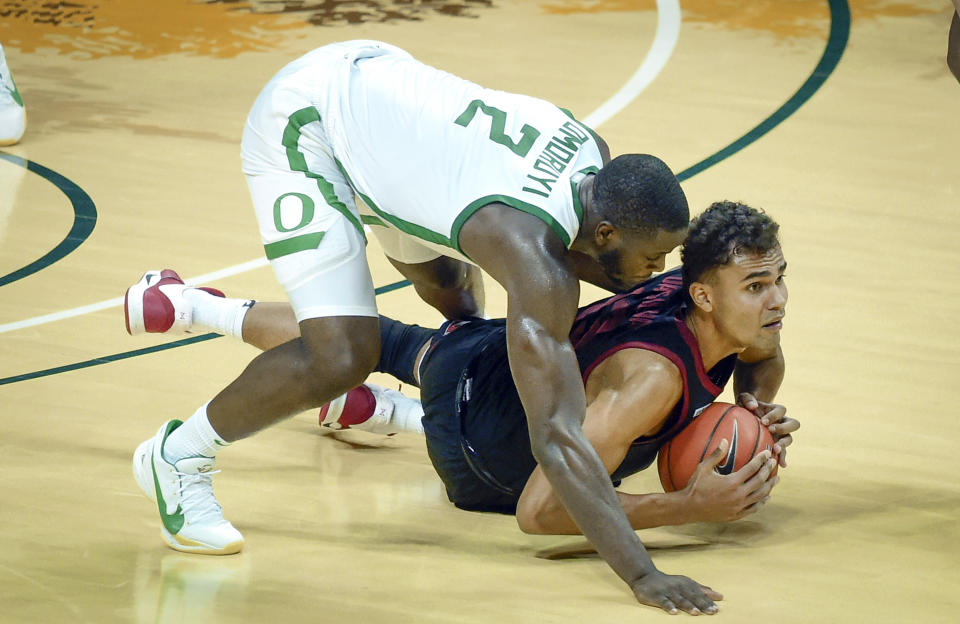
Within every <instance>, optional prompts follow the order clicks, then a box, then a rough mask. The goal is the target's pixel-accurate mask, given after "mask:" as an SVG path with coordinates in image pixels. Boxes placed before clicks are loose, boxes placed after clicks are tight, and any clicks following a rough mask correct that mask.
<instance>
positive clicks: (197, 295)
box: [183, 288, 256, 339]
mask: <svg viewBox="0 0 960 624" xmlns="http://www.w3.org/2000/svg"><path fill="white" fill-rule="evenodd" d="M183 298H184V299H186V300H187V301H189V302H190V303H191V304H193V324H194V325H199V326H200V327H204V328H207V329H211V330H213V331H215V332H216V333H218V334H224V335H226V336H233V337H234V338H241V339H242V338H243V318H244V317H245V316H246V315H247V310H249V309H250V308H251V307H253V304H254V303H256V302H255V301H253V300H252V299H228V298H224V297H217V296H216V295H211V294H210V293H208V292H207V291H205V290H200V289H199V288H187V289H186V290H184V291H183Z"/></svg>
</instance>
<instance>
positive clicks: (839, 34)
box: [677, 0, 850, 182]
mask: <svg viewBox="0 0 960 624" xmlns="http://www.w3.org/2000/svg"><path fill="white" fill-rule="evenodd" d="M829 4H830V35H829V37H827V47H826V48H825V49H824V51H823V56H821V57H820V62H819V63H817V66H816V67H815V68H814V69H813V73H812V74H810V77H809V78H807V79H806V81H804V83H803V84H802V85H801V86H800V88H799V89H798V90H797V92H796V93H794V94H793V97H791V98H790V99H789V100H787V101H786V102H785V103H784V104H783V106H781V107H780V108H778V109H777V110H776V111H774V112H773V114H772V115H770V116H769V117H767V118H766V119H764V120H763V121H761V122H760V123H759V124H757V125H756V126H755V127H754V128H753V129H752V130H750V131H749V132H747V133H746V134H745V135H743V136H742V137H740V138H739V139H737V140H736V141H734V142H733V143H731V144H730V145H728V146H726V147H725V148H723V149H722V150H720V151H718V152H716V153H714V154H712V155H710V156H708V157H706V158H704V159H703V160H701V161H700V162H698V163H697V164H695V165H693V166H692V167H688V168H686V169H684V170H683V171H681V172H680V173H679V174H677V178H679V180H680V181H681V182H683V181H684V180H686V179H688V178H691V177H693V176H695V175H697V174H698V173H700V172H701V171H703V170H704V169H707V168H709V167H712V166H713V165H715V164H717V163H718V162H720V161H721V160H725V159H727V158H730V157H731V156H733V155H734V154H736V153H737V152H739V151H740V150H742V149H743V148H745V147H746V146H748V145H750V144H751V143H753V142H754V141H756V140H757V139H759V138H760V137H762V136H763V135H765V134H766V133H768V132H770V131H771V130H773V129H774V128H775V127H777V126H778V125H780V124H781V123H782V122H783V121H784V120H785V119H786V118H787V117H789V116H790V115H792V114H794V113H795V112H797V110H798V109H799V108H800V107H801V106H803V105H804V104H806V102H807V100H809V99H810V98H811V97H813V94H814V93H816V92H817V91H818V90H819V89H820V87H822V86H823V83H825V82H826V81H827V78H829V77H830V74H832V73H833V70H834V69H836V68H837V65H838V64H839V63H840V57H841V56H843V51H844V50H845V49H846V47H847V41H848V40H849V39H850V6H849V5H848V4H847V0H829Z"/></svg>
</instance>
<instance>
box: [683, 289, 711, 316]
mask: <svg viewBox="0 0 960 624" xmlns="http://www.w3.org/2000/svg"><path fill="white" fill-rule="evenodd" d="M689 292H690V299H691V300H692V301H693V305H695V306H697V307H698V308H700V309H701V310H703V311H704V312H713V289H712V288H710V284H706V283H704V282H694V283H692V284H690V291H689Z"/></svg>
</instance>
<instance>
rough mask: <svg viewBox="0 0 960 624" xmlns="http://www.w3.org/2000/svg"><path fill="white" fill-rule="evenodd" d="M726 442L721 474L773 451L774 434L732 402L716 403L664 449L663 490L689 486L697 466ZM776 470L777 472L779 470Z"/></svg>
mask: <svg viewBox="0 0 960 624" xmlns="http://www.w3.org/2000/svg"><path fill="white" fill-rule="evenodd" d="M723 439H726V440H727V441H728V442H729V443H730V446H729V447H728V448H727V456H726V457H725V458H724V460H723V461H722V462H721V463H720V464H719V465H718V466H717V468H716V470H717V472H719V473H720V474H730V473H731V472H734V471H736V470H739V469H740V468H742V467H743V466H744V464H746V463H747V462H749V461H750V460H751V459H753V457H754V456H755V455H756V454H757V453H759V452H761V451H763V450H764V449H770V450H771V451H773V435H772V434H771V433H770V430H769V429H767V428H766V427H764V426H763V424H762V423H761V422H760V419H759V418H757V417H756V416H754V415H753V413H752V412H750V411H748V410H746V409H744V408H742V407H739V406H737V405H731V404H730V403H720V402H717V403H712V404H711V405H709V406H708V407H707V408H706V409H705V410H703V411H702V412H701V413H700V415H699V416H697V417H696V418H695V419H694V421H693V422H692V423H690V424H689V425H687V426H686V428H685V429H684V430H683V431H681V432H680V433H678V434H677V436H676V437H675V438H673V439H672V440H670V441H669V442H667V443H666V444H665V445H663V447H662V448H661V449H660V454H659V456H658V457H657V470H658V471H659V472H660V484H661V485H663V491H664V492H673V491H675V490H682V489H683V488H684V487H686V485H687V482H688V481H689V480H690V477H692V476H693V473H694V471H695V470H696V469H697V465H698V464H699V463H700V462H701V461H702V460H703V458H704V457H706V456H707V455H709V454H710V453H712V452H713V451H714V450H716V448H717V447H718V446H720V441H721V440H723ZM773 471H774V473H776V471H777V469H776V468H774V469H773Z"/></svg>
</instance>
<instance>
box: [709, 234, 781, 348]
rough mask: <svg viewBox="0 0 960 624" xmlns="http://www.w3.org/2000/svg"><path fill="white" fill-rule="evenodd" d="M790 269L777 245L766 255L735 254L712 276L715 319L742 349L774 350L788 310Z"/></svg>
mask: <svg viewBox="0 0 960 624" xmlns="http://www.w3.org/2000/svg"><path fill="white" fill-rule="evenodd" d="M786 268H787V263H786V260H784V258H783V250H782V249H781V248H780V247H779V246H777V247H775V248H774V249H771V250H770V251H768V252H767V253H765V254H763V255H757V254H743V255H735V256H734V257H733V259H732V260H731V261H730V262H729V263H728V264H727V265H725V266H722V267H720V268H718V269H715V270H714V272H713V275H712V276H711V280H710V281H711V282H712V286H713V288H712V290H713V303H714V318H715V319H716V322H717V324H718V325H719V326H720V328H721V330H722V331H723V332H724V333H725V334H727V336H728V337H729V338H730V339H731V340H732V341H733V342H735V343H737V344H739V345H741V346H743V347H747V346H749V347H757V348H769V347H775V346H776V345H777V344H778V341H779V339H780V329H781V328H782V327H783V317H784V315H785V314H786V311H787V284H786V282H785V281H784V271H785V270H786Z"/></svg>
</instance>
